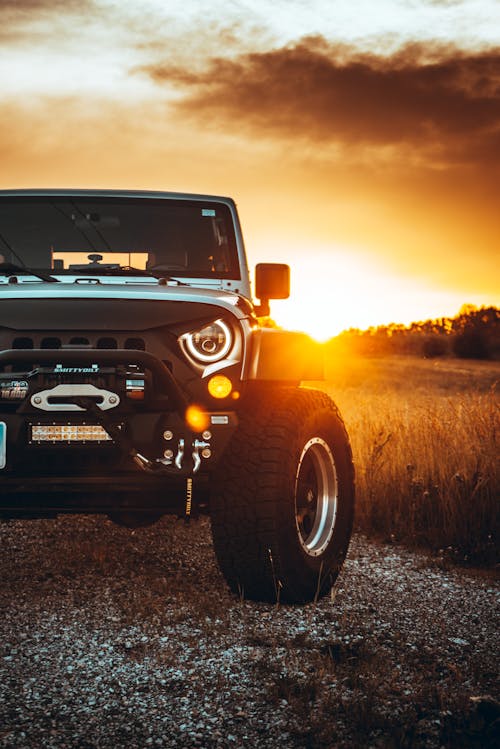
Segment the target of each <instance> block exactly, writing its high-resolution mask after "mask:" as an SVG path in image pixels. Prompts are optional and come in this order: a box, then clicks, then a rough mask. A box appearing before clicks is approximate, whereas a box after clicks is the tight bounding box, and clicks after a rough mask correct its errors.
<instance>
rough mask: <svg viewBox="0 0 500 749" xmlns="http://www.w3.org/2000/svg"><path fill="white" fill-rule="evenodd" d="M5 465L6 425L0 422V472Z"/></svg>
mask: <svg viewBox="0 0 500 749" xmlns="http://www.w3.org/2000/svg"><path fill="white" fill-rule="evenodd" d="M6 465H7V424H6V423H5V421H0V470H2V468H5V466H6Z"/></svg>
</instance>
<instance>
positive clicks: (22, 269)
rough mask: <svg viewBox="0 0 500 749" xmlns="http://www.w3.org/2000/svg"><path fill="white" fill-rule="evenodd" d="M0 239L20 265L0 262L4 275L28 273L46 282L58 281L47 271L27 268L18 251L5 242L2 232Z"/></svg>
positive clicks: (0, 269)
mask: <svg viewBox="0 0 500 749" xmlns="http://www.w3.org/2000/svg"><path fill="white" fill-rule="evenodd" d="M0 240H1V241H2V242H3V244H4V245H5V246H6V247H7V249H8V250H9V252H10V253H11V255H13V256H14V257H16V258H17V259H18V260H19V263H20V265H15V264H14V263H6V262H2V263H0V271H1V272H2V273H5V275H6V276H16V275H17V274H18V273H28V274H29V275H32V276H36V277H37V278H40V279H41V280H42V281H46V282H47V283H58V282H59V279H58V278H54V277H53V276H51V275H49V274H48V273H44V272H43V271H36V270H32V269H31V268H28V266H27V265H26V264H25V263H24V260H23V259H22V257H20V256H19V255H18V253H17V252H16V251H15V249H14V248H13V247H12V245H11V244H10V242H7V240H6V239H5V237H4V235H3V234H0Z"/></svg>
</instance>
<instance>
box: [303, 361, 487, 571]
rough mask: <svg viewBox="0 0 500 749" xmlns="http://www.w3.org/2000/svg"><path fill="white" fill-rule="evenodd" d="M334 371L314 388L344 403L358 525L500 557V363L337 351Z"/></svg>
mask: <svg viewBox="0 0 500 749" xmlns="http://www.w3.org/2000/svg"><path fill="white" fill-rule="evenodd" d="M327 378H328V379H327V381H326V382H323V383H315V386H319V387H321V389H324V390H326V392H328V393H329V394H330V395H331V397H332V398H333V399H334V400H335V401H336V403H337V404H338V406H339V408H340V410H341V412H342V415H343V417H344V420H345V422H346V425H347V428H348V431H349V434H350V438H351V442H352V447H353V453H354V460H355V464H356V482H357V525H358V527H359V528H360V529H361V530H363V531H364V532H366V533H368V534H377V535H380V536H382V537H383V538H384V540H396V541H404V542H405V543H411V544H416V545H424V546H427V547H430V548H432V549H434V550H435V551H439V550H441V553H442V554H443V556H444V557H454V558H457V559H460V560H464V561H469V562H472V563H481V564H483V563H494V562H495V550H496V548H497V545H498V530H499V520H498V517H499V512H498V501H499V498H500V471H499V461H498V455H499V454H500V450H499V444H498V443H499V435H500V428H499V427H500V421H499V400H498V381H499V379H500V363H499V362H480V361H463V360H458V359H434V360H426V359H419V358H416V357H386V358H383V357H381V358H371V359H366V358H363V359H361V358H357V359H356V358H350V359H349V358H346V357H345V355H343V354H341V353H338V354H335V353H334V352H331V353H330V354H329V357H328V369H327Z"/></svg>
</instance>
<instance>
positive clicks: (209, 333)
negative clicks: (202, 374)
mask: <svg viewBox="0 0 500 749" xmlns="http://www.w3.org/2000/svg"><path fill="white" fill-rule="evenodd" d="M184 340H185V344H186V348H187V350H188V352H189V353H190V354H191V356H192V357H193V358H194V359H197V360H198V361H200V362H204V363H207V364H213V363H214V362H218V361H220V360H221V359H224V357H225V356H226V355H227V354H228V353H229V351H230V350H231V347H232V345H233V334H232V332H231V328H230V327H229V325H227V323H225V322H224V320H216V321H215V322H213V323H211V324H210V325H206V326H205V327H204V328H202V329H201V330H196V331H194V332H193V333H188V334H187V335H186V337H185V339H184Z"/></svg>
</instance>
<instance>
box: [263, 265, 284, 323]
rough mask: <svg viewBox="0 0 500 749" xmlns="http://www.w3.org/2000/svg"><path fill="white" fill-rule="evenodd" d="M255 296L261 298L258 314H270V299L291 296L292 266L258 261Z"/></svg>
mask: <svg viewBox="0 0 500 749" xmlns="http://www.w3.org/2000/svg"><path fill="white" fill-rule="evenodd" d="M255 296H256V297H257V299H260V306H259V307H257V314H258V315H263V316H264V315H269V300H270V299H288V297H289V296H290V266H289V265H285V264H284V263H258V264H257V265H256V267H255Z"/></svg>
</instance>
